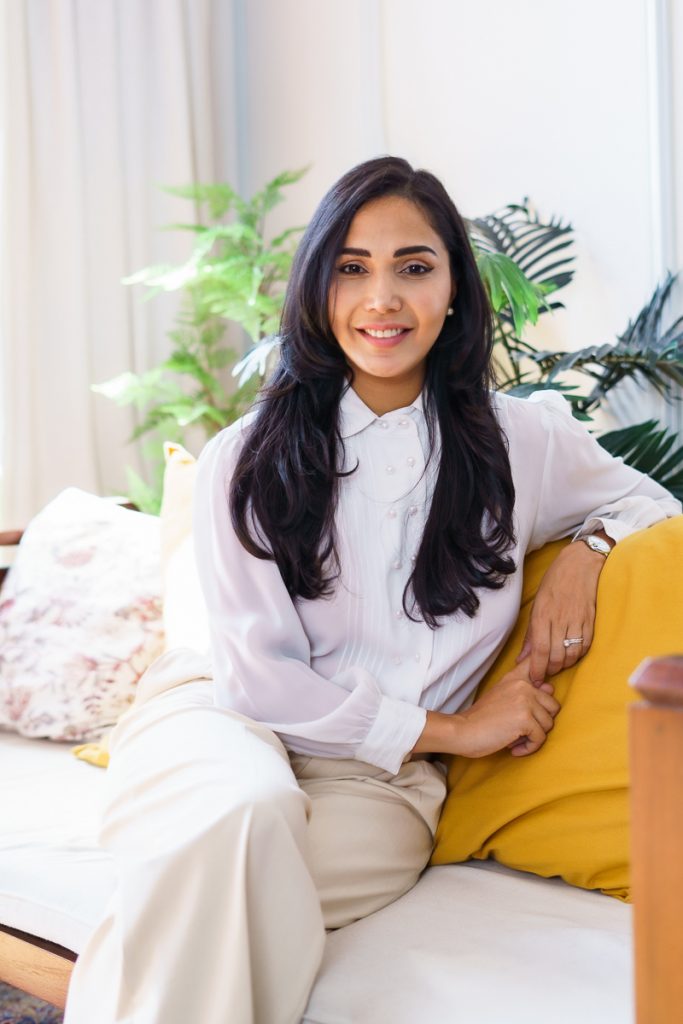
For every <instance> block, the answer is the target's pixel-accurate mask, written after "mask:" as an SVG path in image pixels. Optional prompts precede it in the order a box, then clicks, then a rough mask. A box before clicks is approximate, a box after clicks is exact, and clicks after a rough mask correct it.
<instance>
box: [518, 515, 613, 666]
mask: <svg viewBox="0 0 683 1024" xmlns="http://www.w3.org/2000/svg"><path fill="white" fill-rule="evenodd" d="M595 532H596V533H597V534H598V536H601V537H604V538H605V539H606V540H607V541H609V542H610V543H612V542H611V541H610V538H609V537H607V535H606V534H605V533H604V531H600V530H596V531H595ZM604 564H605V556H604V555H601V554H600V553H599V552H597V551H591V549H590V548H589V547H588V545H587V544H583V543H581V542H580V541H577V542H575V543H573V544H568V545H567V546H566V547H565V548H563V549H562V551H561V552H560V554H559V555H558V556H557V558H556V559H555V561H554V562H553V563H552V565H551V566H550V568H549V569H548V571H547V572H546V574H545V576H544V577H543V579H542V581H541V585H540V587H539V588H538V593H537V595H536V600H535V601H534V604H533V608H532V610H531V618H530V620H529V628H528V629H527V634H526V637H525V639H524V644H523V645H522V650H521V651H520V653H519V656H518V658H517V661H518V663H519V662H520V661H521V660H522V659H523V658H526V657H527V656H530V658H531V660H530V670H529V674H530V678H531V679H532V680H533V681H534V682H536V683H538V682H542V681H543V680H544V679H545V677H546V676H547V675H551V676H552V675H555V673H556V672H559V671H560V670H561V669H563V668H569V666H570V665H574V664H575V663H576V662H577V661H578V660H579V658H581V657H582V656H583V655H584V654H585V653H586V651H587V650H588V648H589V647H590V645H591V643H592V641H593V627H594V624H595V600H596V596H597V591H598V579H599V578H600V573H601V571H602V567H603V565H604ZM579 637H581V638H582V641H581V643H580V644H572V645H571V646H570V647H565V646H564V644H563V641H564V640H565V639H576V638H579Z"/></svg>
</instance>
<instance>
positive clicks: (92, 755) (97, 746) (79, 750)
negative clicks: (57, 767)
mask: <svg viewBox="0 0 683 1024" xmlns="http://www.w3.org/2000/svg"><path fill="white" fill-rule="evenodd" d="M71 753H72V754H73V755H74V757H77V758H78V760H79V761H85V762H86V763H87V764H91V765H93V766H94V767H95V768H108V767H109V750H108V748H107V745H106V744H105V743H79V744H78V746H76V747H72V748H71Z"/></svg>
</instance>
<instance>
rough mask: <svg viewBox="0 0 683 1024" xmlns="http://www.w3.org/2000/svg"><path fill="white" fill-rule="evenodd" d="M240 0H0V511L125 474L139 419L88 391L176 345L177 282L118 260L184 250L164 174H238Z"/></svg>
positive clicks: (6, 516)
mask: <svg viewBox="0 0 683 1024" xmlns="http://www.w3.org/2000/svg"><path fill="white" fill-rule="evenodd" d="M230 9H231V0H145V3H140V2H139V0H98V3H97V4H93V3H92V2H90V0H60V2H58V3H54V2H49V0H23V2H21V3H6V4H3V5H1V6H0V19H1V21H2V25H1V31H0V47H1V49H0V64H1V65H2V71H1V72H0V74H2V93H1V96H2V99H1V102H2V109H1V111H0V124H2V125H3V126H4V139H5V141H4V146H3V150H2V155H3V168H2V174H0V189H1V193H0V205H1V209H2V213H1V223H2V239H3V243H2V257H1V262H0V344H1V345H2V363H1V365H2V409H1V410H0V418H1V419H2V421H3V434H4V440H3V453H2V482H1V484H0V487H1V490H0V495H1V498H0V502H1V504H0V508H1V513H0V525H4V526H7V527H11V526H22V525H25V524H26V523H27V522H28V520H29V519H30V518H31V516H32V515H34V514H35V513H36V512H37V511H38V509H40V508H41V507H42V506H43V505H44V504H45V502H47V501H48V500H50V498H52V497H53V496H54V495H55V494H56V493H57V492H58V491H60V490H61V489H62V488H63V487H66V486H69V485H75V486H79V487H83V488H84V489H86V490H89V491H93V492H95V493H100V494H111V493H121V492H122V491H124V490H125V483H126V479H125V473H124V466H125V464H126V463H128V464H130V465H132V466H133V468H135V469H137V471H140V470H141V455H140V451H139V448H138V446H130V447H126V441H127V438H128V436H129V434H130V432H131V430H132V429H133V427H134V425H135V415H134V413H133V411H132V410H130V409H125V410H122V409H120V408H118V407H116V406H115V405H114V404H113V403H112V402H111V401H109V400H108V399H106V398H104V397H103V396H101V395H96V394H94V393H93V392H92V391H91V385H92V384H94V383H100V382H102V381H104V380H107V379H109V378H110V377H113V376H115V375H116V374H118V373H121V372H123V371H125V370H134V371H136V372H140V371H142V370H144V369H147V368H148V367H149V366H151V365H154V364H156V363H157V362H158V361H159V360H160V359H162V358H163V356H164V355H165V354H166V352H167V351H168V341H167V338H166V332H167V330H168V328H169V327H170V326H171V323H172V320H173V317H174V314H175V311H176V309H177V303H178V301H179V300H178V296H176V295H169V296H164V297H160V298H156V299H155V300H154V301H153V302H151V303H146V302H143V301H142V289H141V288H140V287H137V288H126V287H124V286H123V285H122V284H121V278H122V277H124V276H126V275H128V274H131V273H133V272H134V271H136V270H139V269H140V268H141V267H143V266H147V265H149V264H152V263H165V262H176V261H180V260H182V259H184V258H186V256H187V255H188V253H189V248H190V239H189V237H188V236H186V235H183V234H180V233H177V232H175V233H174V232H165V231H163V230H161V229H162V228H163V227H164V225H166V224H170V223H173V222H179V221H183V222H187V221H189V220H191V219H192V209H191V207H190V206H189V204H188V202H187V200H182V199H179V198H177V197H173V196H170V195H168V194H166V193H164V192H162V191H161V190H160V189H159V188H158V187H157V186H159V185H162V184H168V185H184V184H189V183H191V182H194V181H202V182H205V181H218V180H225V179H229V180H233V181H234V175H235V170H236V168H235V167H234V166H232V165H231V155H230V154H233V153H234V152H235V145H236V142H235V138H234V132H235V121H236V119H235V111H234V104H233V102H232V97H233V93H234V89H233V85H234V83H233V80H232V76H231V71H230V69H231V65H232V53H231V48H232V36H231V19H230Z"/></svg>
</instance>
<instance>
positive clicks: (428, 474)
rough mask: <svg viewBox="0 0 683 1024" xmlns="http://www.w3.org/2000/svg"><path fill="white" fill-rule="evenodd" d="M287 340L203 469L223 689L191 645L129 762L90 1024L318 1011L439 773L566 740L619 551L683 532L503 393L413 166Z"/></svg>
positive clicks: (157, 698) (162, 670) (298, 309)
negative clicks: (568, 671)
mask: <svg viewBox="0 0 683 1024" xmlns="http://www.w3.org/2000/svg"><path fill="white" fill-rule="evenodd" d="M281 333H282V356H281V361H280V365H279V367H278V369H277V371H276V373H275V376H274V378H273V380H272V382H271V384H270V385H269V386H268V387H267V388H266V389H265V390H264V392H263V394H262V396H261V398H260V400H259V402H258V404H257V407H256V409H255V410H254V412H253V413H252V414H250V416H248V417H246V418H245V420H244V421H242V422H241V423H239V424H236V425H234V426H233V427H231V428H229V429H227V430H225V431H223V432H222V433H221V434H219V435H218V436H217V437H216V438H215V439H213V440H212V441H211V442H210V443H209V445H207V447H206V449H205V451H204V453H203V454H202V457H201V459H200V467H199V477H198V483H197V490H196V494H195V509H196V512H195V516H196V521H195V543H196V552H197V562H198V568H199V573H200V578H201V582H202V587H203V590H204V595H205V599H206V604H207V609H208V613H209V620H210V629H211V640H212V670H211V671H212V675H213V681H211V680H208V679H206V678H205V679H202V678H200V677H202V676H203V675H204V676H206V675H208V674H209V670H208V669H206V668H204V667H203V664H202V662H201V659H200V660H199V661H197V659H196V657H194V656H193V655H192V654H191V653H188V652H171V654H169V655H168V656H166V657H165V658H162V659H160V661H159V662H157V663H156V665H155V666H154V667H153V668H152V669H150V671H149V672H148V673H147V677H146V680H145V687H144V689H145V693H146V694H147V698H146V699H144V700H142V701H139V702H138V703H137V705H136V707H135V708H134V710H133V711H132V712H131V713H129V715H128V716H127V717H126V720H125V721H124V722H123V723H122V724H121V725H120V726H119V727H118V729H117V736H116V740H115V742H114V743H113V744H112V751H113V758H112V767H111V769H110V772H111V773H112V781H111V786H112V798H111V800H110V803H109V807H108V810H107V813H106V817H105V825H104V829H103V842H104V844H105V845H107V846H108V847H109V848H110V849H111V850H112V851H113V852H114V854H115V855H116V856H117V857H118V863H119V866H120V882H119V887H118V890H117V893H116V894H115V897H114V899H113V902H112V906H111V908H110V912H109V914H108V916H107V918H106V919H105V921H104V922H103V923H102V925H101V926H100V928H99V929H98V930H97V931H96V933H95V935H94V936H93V939H92V940H91V942H90V944H89V946H88V947H87V949H86V950H85V952H84V953H83V954H82V955H81V958H80V959H79V962H78V965H77V967H76V970H75V973H74V980H73V982H72V988H71V991H70V996H69V1004H68V1007H67V1016H66V1020H67V1022H68V1024H75V1022H81V1021H82V1022H85V1021H90V1020H92V1019H97V1020H98V1021H101V1022H103V1024H105V1022H109V1021H133V1020H134V1021H135V1022H136V1024H138V1022H140V1024H146V1022H153V1021H154V1022H156V1021H161V1020H163V1021H164V1022H165V1024H169V1022H176V1021H178V1022H180V1021H186V1020H190V1019H195V1020H201V1021H202V1024H214V1022H215V1024H219V1022H220V1024H224V1022H225V1021H226V1020H230V1021H231V1022H247V1021H259V1022H264V1024H276V1022H280V1021H282V1022H285V1021H288V1022H293V1021H296V1020H298V1019H300V1017H301V1015H302V1013H303V1011H304V1008H305V1006H306V1002H307V999H308V993H309V991H310V987H311V985H312V984H313V981H314V979H315V975H316V972H317V969H318V966H319V963H320V957H321V954H322V948H323V942H324V936H325V929H326V928H328V929H329V928H336V927H339V926H342V925H344V924H346V923H348V922H350V921H353V920H355V919H357V918H359V917H362V916H364V915H366V914H369V913H371V912H373V911H375V910H378V909H379V908H381V907H382V906H384V905H386V904H387V903H389V902H390V901H392V900H394V899H396V898H397V897H398V896H399V895H401V894H402V893H403V892H405V891H406V890H407V889H409V888H410V887H411V886H412V885H413V884H414V883H415V881H416V880H417V878H418V877H419V874H420V872H421V871H422V870H423V868H424V866H425V865H426V863H427V862H428V860H429V856H430V852H431V846H432V838H433V834H434V830H435V828H436V823H437V819H438V815H439V811H440V807H441V803H442V801H443V798H444V796H445V783H444V773H443V770H442V767H441V766H440V764H439V762H438V761H437V760H435V758H436V757H438V755H439V754H444V753H459V754H464V755H466V756H470V757H477V756H481V755H484V754H487V753H490V752H492V751H495V750H500V749H504V748H509V750H510V752H511V755H512V756H529V755H532V754H533V753H534V752H535V751H536V750H538V749H539V747H540V746H541V745H542V744H543V743H544V742H545V740H546V737H547V735H548V733H549V732H550V730H551V729H552V725H553V720H554V717H555V716H556V715H557V713H558V712H559V710H560V709H559V705H558V703H557V702H556V700H555V698H554V696H553V687H552V684H551V683H549V682H548V681H547V680H546V676H547V675H548V674H552V673H553V672H555V671H557V670H558V669H559V668H561V667H564V666H567V665H569V664H572V663H573V662H574V661H575V660H576V658H577V657H579V656H581V654H583V653H585V651H586V650H587V648H588V646H589V645H590V639H591V634H592V625H593V614H594V602H595V593H596V589H597V579H598V576H599V573H600V569H601V566H602V564H603V562H604V558H605V557H606V554H608V553H609V547H610V545H611V544H612V543H614V542H615V541H617V540H619V539H620V538H621V537H623V536H624V535H625V534H627V533H629V532H631V531H632V530H633V529H639V528H642V527H645V526H649V525H651V524H652V523H654V522H656V521H658V520H660V519H662V518H665V517H666V516H667V515H669V514H675V513H677V512H678V511H679V505H678V503H677V502H675V501H673V499H672V498H671V497H670V496H669V495H668V494H667V492H666V491H664V490H663V489H662V488H661V487H659V486H658V485H656V484H654V483H653V482H651V481H650V480H648V479H646V478H644V477H642V476H641V475H640V474H638V473H636V472H635V471H633V470H631V469H629V468H628V467H626V466H624V465H623V464H622V463H621V462H620V461H617V460H613V459H611V458H610V457H609V456H608V455H607V454H606V453H605V452H603V451H602V449H600V447H599V446H598V445H597V443H596V442H595V441H593V440H592V438H591V437H590V436H589V435H588V434H587V432H586V431H585V429H584V428H583V427H582V426H581V425H580V424H577V423H576V422H575V421H574V420H573V419H572V417H571V415H570V414H569V412H568V411H567V409H566V407H565V403H564V402H563V400H562V399H561V398H559V397H558V396H552V395H548V396H541V397H540V400H536V401H519V400H516V399H512V398H507V397H505V396H501V395H496V394H494V393H493V392H492V391H491V389H490V369H489V367H490V356H491V316H490V311H489V307H488V304H487V301H486V295H485V292H484V289H483V287H482V284H481V281H480V278H479V275H478V272H477V268H476V265H475V262H474V259H473V256H472V252H471V249H470V245H469V242H468V239H467V235H466V232H465V229H464V226H463V224H462V221H461V219H460V217H459V215H458V213H457V211H456V210H455V207H454V206H453V204H452V202H451V200H450V199H449V198H448V196H447V194H446V192H445V191H444V189H443V187H442V186H441V185H440V183H439V182H438V181H437V180H436V179H435V178H434V177H433V176H432V175H430V174H427V173H426V172H423V171H413V169H412V168H411V167H410V166H409V165H408V164H407V163H406V162H405V161H403V160H398V159H393V158H386V159H380V160H373V161H369V162H368V163H366V164H362V165H360V166H359V167H357V168H355V169H353V170H352V171H350V172H349V173H348V174H346V175H345V176H344V177H343V178H342V179H341V180H340V181H339V182H338V183H337V184H336V185H335V186H334V187H333V188H332V189H331V190H330V192H329V193H328V194H327V196H325V198H324V199H323V201H322V203H321V204H320V207H319V208H318V210H317V212H316V214H315V215H314V217H313V220H312V221H311V224H310V226H309V228H308V229H307V231H306V233H305V235H304V237H303V239H302V242H301V244H300V246H299V249H298V252H297V256H296V259H295V264H294V267H293V271H292V277H291V281H290V285H289V288H288V293H287V298H286V303H285V309H284V314H283V319H282V331H281ZM576 531H578V535H577V543H575V544H571V545H569V546H568V547H567V548H566V549H565V551H564V552H563V554H562V555H561V556H560V558H559V559H558V560H557V561H556V563H555V565H554V566H553V568H552V569H551V571H550V572H549V574H548V576H547V577H546V580H545V581H544V585H543V587H542V590H541V593H540V595H539V598H538V600H537V607H536V611H535V616H534V621H533V626H532V630H531V634H530V636H529V643H528V648H529V651H524V652H522V654H523V655H524V656H523V658H522V660H521V661H520V664H519V668H518V671H516V672H515V673H513V674H512V675H510V676H509V677H506V678H504V679H502V680H501V681H500V682H499V683H498V685H497V686H496V687H494V689H493V690H492V691H491V692H490V693H488V694H487V695H486V696H485V697H483V698H482V699H480V700H474V701H473V697H474V693H475V689H476V685H477V682H478V681H479V679H480V678H481V677H482V675H483V674H484V672H485V671H486V669H487V668H488V667H489V666H490V664H491V663H492V662H493V660H494V658H495V656H496V654H497V652H498V651H499V650H500V648H501V646H502V644H503V642H504V640H505V637H506V636H507V634H508V633H509V631H510V629H511V628H512V626H513V624H514V621H515V619H516V616H517V612H518V608H519V598H520V589H521V563H522V559H523V557H524V554H525V552H526V551H527V550H530V549H532V548H534V547H539V546H540V545H542V544H543V543H545V542H546V541H547V540H550V539H553V538H557V537H561V536H566V535H568V534H571V533H573V532H576ZM584 536H589V537H590V538H591V540H590V545H591V546H589V544H584V543H583V542H582V538H583V537H584ZM595 548H597V549H598V550H595ZM150 951H151V952H150ZM95 1007H96V1008H97V1009H96V1012H94V1008H95Z"/></svg>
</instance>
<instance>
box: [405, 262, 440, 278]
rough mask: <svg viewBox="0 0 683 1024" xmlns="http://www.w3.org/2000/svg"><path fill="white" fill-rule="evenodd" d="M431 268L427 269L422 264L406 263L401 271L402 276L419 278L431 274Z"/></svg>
mask: <svg viewBox="0 0 683 1024" xmlns="http://www.w3.org/2000/svg"><path fill="white" fill-rule="evenodd" d="M432 270H433V267H428V266H426V265H425V264H424V263H408V264H407V265H406V266H405V267H404V268H403V270H402V271H401V273H402V274H407V275H408V277H421V276H423V275H424V274H431V272H432Z"/></svg>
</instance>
